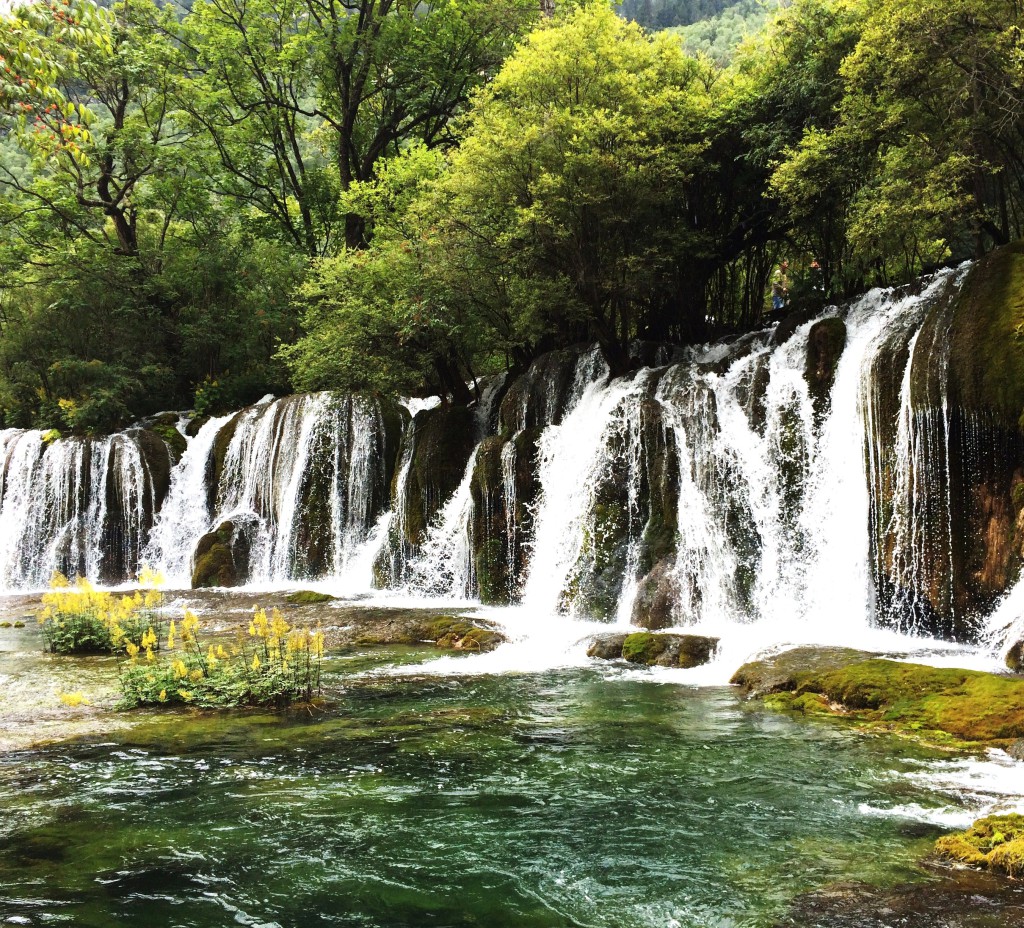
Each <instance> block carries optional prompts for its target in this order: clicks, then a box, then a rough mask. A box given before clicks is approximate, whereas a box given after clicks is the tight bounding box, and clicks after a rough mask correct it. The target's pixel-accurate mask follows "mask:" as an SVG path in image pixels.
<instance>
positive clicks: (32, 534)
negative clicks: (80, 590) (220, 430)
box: [0, 429, 153, 589]
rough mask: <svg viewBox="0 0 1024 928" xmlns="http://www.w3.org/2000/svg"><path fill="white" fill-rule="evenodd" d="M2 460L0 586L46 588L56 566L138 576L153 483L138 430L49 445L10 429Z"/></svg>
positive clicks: (72, 571) (0, 449)
mask: <svg viewBox="0 0 1024 928" xmlns="http://www.w3.org/2000/svg"><path fill="white" fill-rule="evenodd" d="M0 458H2V464H3V470H2V479H0V499H2V502H0V585H2V586H3V587H6V588H9V589H10V588H23V589H24V588H28V589H32V588H39V587H45V586H46V585H47V584H48V583H49V581H50V578H51V576H52V575H53V573H54V572H56V571H59V572H61V573H64V574H67V575H71V576H73V575H76V574H81V575H85V576H89V577H93V578H95V579H110V578H111V576H112V575H114V578H117V577H116V575H119V574H127V575H129V576H134V575H135V573H136V572H137V570H138V568H139V564H140V555H141V551H142V548H143V546H144V543H145V533H146V531H147V529H148V528H149V524H148V520H149V514H150V512H151V511H152V510H151V507H152V499H153V485H152V479H151V476H150V472H149V466H148V464H147V462H146V461H145V459H144V457H143V455H142V452H141V450H140V448H139V446H138V444H137V443H136V441H135V438H134V436H133V433H131V432H126V433H122V434H119V435H113V436H110V437H107V438H102V439H62V440H57V441H52V442H49V443H47V442H44V441H43V433H42V432H39V431H22V430H18V429H7V430H4V431H3V432H0Z"/></svg>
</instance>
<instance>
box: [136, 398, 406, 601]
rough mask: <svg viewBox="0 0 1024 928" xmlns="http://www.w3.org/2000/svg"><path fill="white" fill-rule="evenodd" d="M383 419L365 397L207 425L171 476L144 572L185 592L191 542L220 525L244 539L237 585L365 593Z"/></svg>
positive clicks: (384, 450) (381, 482) (381, 475)
mask: <svg viewBox="0 0 1024 928" xmlns="http://www.w3.org/2000/svg"><path fill="white" fill-rule="evenodd" d="M385 418H386V416H385V411H384V409H383V407H382V405H381V402H379V401H378V400H376V399H373V398H370V397H364V396H360V395H354V396H347V397H339V396H334V395H332V394H328V393H317V394H308V395H301V396H293V397H287V398H285V399H281V400H276V401H269V402H263V403H260V404H257V405H256V406H253V407H250V408H249V409H246V410H243V411H242V412H241V413H237V414H235V415H233V416H225V417H222V418H220V419H212V420H210V421H209V422H207V423H206V424H205V425H204V426H203V427H202V428H201V429H200V430H199V432H198V434H197V435H196V436H195V438H193V439H192V440H191V441H190V442H189V446H188V449H187V450H186V452H185V454H184V455H183V457H182V459H181V461H180V462H179V464H178V466H177V468H176V469H175V471H174V473H173V475H172V478H171V487H170V490H169V492H168V498H167V504H166V505H165V507H164V510H163V513H162V515H161V519H160V521H159V522H158V524H157V525H156V526H155V528H154V531H153V536H152V541H151V544H150V547H149V551H148V554H149V556H150V558H151V559H152V561H153V563H154V564H155V565H157V566H159V567H160V568H161V569H162V570H163V571H164V572H165V573H166V574H167V575H168V577H169V578H171V580H172V582H173V583H175V584H182V585H188V583H189V582H190V579H191V569H192V554H193V552H194V550H195V548H196V544H197V543H198V541H199V539H200V538H201V537H202V536H203V535H204V534H206V533H207V532H209V531H212V530H214V529H215V528H217V527H218V526H220V525H224V524H229V525H230V526H231V527H232V531H233V534H234V536H235V537H236V538H237V537H243V538H244V540H245V546H246V548H247V551H248V557H247V564H246V565H245V566H246V568H247V570H246V579H247V580H248V582H251V583H263V584H266V583H282V582H287V581H290V580H297V579H310V578H312V579H317V578H326V577H330V578H333V579H336V580H337V581H339V582H351V583H353V584H354V585H355V586H361V587H362V588H365V589H369V587H370V581H371V574H372V562H373V557H372V556H368V555H367V552H366V551H365V550H364V548H365V547H366V546H367V545H374V544H376V545H377V546H378V547H379V544H380V535H381V533H380V526H379V522H380V519H381V518H382V515H383V514H384V513H385V512H386V510H387V508H388V507H387V490H388V485H389V483H390V476H391V472H390V464H389V452H388V447H387V446H388V443H389V438H388V427H387V424H386V422H385ZM218 457H219V460H218ZM355 574H359V577H358V578H357V577H355Z"/></svg>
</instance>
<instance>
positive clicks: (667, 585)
mask: <svg viewBox="0 0 1024 928" xmlns="http://www.w3.org/2000/svg"><path fill="white" fill-rule="evenodd" d="M674 568H675V565H674V564H673V563H672V562H671V561H669V560H662V561H659V562H658V563H657V564H656V565H655V566H654V569H653V570H651V572H650V573H649V574H647V576H646V577H644V578H643V580H641V581H640V586H639V588H638V589H637V593H636V599H635V600H634V601H633V618H632V623H633V624H634V625H637V626H639V627H640V628H646V629H647V630H648V631H657V630H658V629H661V628H670V627H671V626H672V625H674V624H676V620H675V617H674V612H675V609H676V606H677V604H678V602H679V582H678V580H677V579H676V576H675V569H674Z"/></svg>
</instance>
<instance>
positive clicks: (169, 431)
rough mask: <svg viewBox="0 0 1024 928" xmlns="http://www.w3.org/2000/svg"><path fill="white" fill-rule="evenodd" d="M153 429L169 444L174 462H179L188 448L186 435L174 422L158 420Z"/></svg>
mask: <svg viewBox="0 0 1024 928" xmlns="http://www.w3.org/2000/svg"><path fill="white" fill-rule="evenodd" d="M175 422H177V419H175ZM151 431H153V432H155V433H156V434H157V435H159V436H160V437H161V438H162V439H163V442H164V444H165V445H167V447H168V449H169V450H170V453H171V460H172V461H173V463H175V464H177V463H178V461H180V460H181V456H182V455H183V454H184V453H185V449H186V448H188V440H187V439H186V438H185V436H184V435H182V434H181V432H179V431H178V429H177V427H176V425H175V424H174V423H171V424H165V423H159V422H158V423H157V424H156V425H154V426H153V427H152V429H151Z"/></svg>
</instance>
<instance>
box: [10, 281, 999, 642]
mask: <svg viewBox="0 0 1024 928" xmlns="http://www.w3.org/2000/svg"><path fill="white" fill-rule="evenodd" d="M966 273H967V272H966V269H964V268H961V269H957V270H953V271H945V272H942V273H940V274H938V275H935V276H934V277H933V278H931V279H930V280H929V281H926V282H925V283H924V285H923V289H922V290H921V292H920V293H918V294H909V293H903V294H900V293H895V292H891V291H873V292H872V293H870V294H867V295H866V296H865V297H863V298H862V299H860V300H859V301H856V302H854V303H853V304H851V305H850V306H848V307H846V308H845V309H836V308H833V309H829V310H826V311H825V312H824V313H823V314H822V315H821V316H820V317H819V318H817V319H811V320H808V321H806V322H804V323H803V324H801V325H794V326H792V327H791V328H789V329H788V330H786V332H785V333H781V332H772V331H770V330H766V331H763V332H760V333H753V334H750V335H747V336H744V337H743V338H740V339H736V340H732V341H725V342H721V343H718V344H715V345H712V346H710V347H706V348H703V349H688V350H686V351H684V352H677V353H676V357H675V360H674V362H673V363H671V364H666V365H664V366H661V367H656V368H644V369H642V370H640V371H638V372H636V373H633V374H631V375H629V376H626V377H620V378H615V379H610V378H609V373H608V369H607V366H606V365H605V363H604V361H603V359H602V357H601V354H600V352H599V351H598V350H597V349H596V348H593V349H589V350H579V349H573V350H565V351H559V352H553V353H551V354H550V355H546V356H544V357H543V358H541V359H539V360H538V361H537V362H536V363H535V364H534V365H533V366H532V367H531V368H530V369H529V370H528V371H527V372H526V373H525V374H523V375H522V376H520V377H519V378H517V379H516V380H514V381H513V382H511V383H507V382H506V380H507V378H505V377H498V378H492V379H489V380H487V381H484V382H482V383H481V389H480V392H479V398H478V402H477V403H476V404H475V406H474V407H472V408H471V409H470V410H461V411H460V410H459V409H457V408H453V407H451V406H445V407H442V408H438V409H435V408H434V406H435V405H436V402H423V401H410V403H409V406H410V411H411V412H418V413H419V415H417V416H416V417H415V422H416V424H413V425H412V426H411V427H409V426H408V422H409V420H408V418H407V417H406V416H405V413H403V412H401V411H400V410H399V409H398V406H397V404H396V403H393V402H389V401H386V400H384V399H381V398H374V397H365V396H335V395H331V394H311V395H305V396H294V397H288V398H285V399H282V400H276V401H266V402H262V403H260V404H258V405H256V406H254V407H250V408H249V409H246V410H243V411H242V412H241V413H238V414H236V415H234V416H225V417H223V418H220V419H215V420H211V421H209V422H207V423H206V424H205V425H204V426H203V427H202V428H201V429H200V430H199V432H198V433H197V434H196V435H195V437H193V438H192V439H191V440H190V441H189V444H188V447H187V450H186V451H185V453H184V455H183V456H182V458H181V460H180V462H179V463H178V464H177V465H176V466H175V467H174V468H173V470H172V471H171V474H170V480H169V490H168V491H167V494H166V499H165V500H164V501H163V506H162V509H161V508H160V499H161V497H162V495H163V494H162V491H161V489H160V488H159V487H157V486H155V485H154V477H153V473H152V471H153V468H152V461H153V457H152V451H153V448H152V447H149V450H148V451H147V450H146V447H144V445H145V441H143V439H142V438H140V437H139V436H143V435H149V436H150V438H151V439H152V440H156V441H157V442H158V444H159V441H158V440H157V439H156V438H155V436H154V435H153V433H145V432H138V431H135V432H126V433H123V434H121V435H115V436H112V437H110V438H106V439H96V440H85V439H69V440H65V441H57V442H54V443H52V444H49V445H47V444H46V443H44V442H43V441H42V435H41V433H38V432H23V431H18V430H7V431H4V432H0V454H2V457H3V462H4V467H3V472H2V475H0V540H2V541H3V548H2V551H0V577H2V580H3V583H4V585H5V586H6V587H8V588H19V587H28V586H38V585H40V584H44V583H45V582H46V581H47V580H48V578H49V574H50V572H51V571H52V570H54V569H60V570H63V571H65V572H67V573H82V574H85V575H88V576H90V577H92V578H94V579H101V580H108V581H118V580H124V579H127V578H129V577H130V576H131V575H132V574H133V573H134V572H135V571H136V570H137V569H138V566H139V564H140V562H141V561H142V560H143V559H145V560H148V561H149V562H150V563H151V564H153V566H156V567H159V568H162V569H163V570H164V572H165V573H166V574H167V576H168V578H169V580H170V582H171V583H172V584H173V585H186V584H188V583H189V582H190V580H191V574H192V570H193V567H194V565H193V557H194V552H195V550H196V545H197V543H198V542H199V540H200V538H201V537H202V536H204V535H205V534H206V533H209V532H212V531H214V530H218V533H219V530H220V529H222V528H224V529H225V531H227V533H228V535H229V536H230V538H231V542H232V548H233V551H236V552H237V554H238V561H239V564H237V565H236V566H237V567H238V568H239V576H240V579H241V580H243V581H247V582H250V583H256V584H282V583H287V582H293V581H296V580H307V579H320V580H325V581H328V582H330V583H333V584H334V585H335V586H337V587H338V588H339V589H345V590H368V589H370V587H371V585H372V584H373V583H374V582H376V583H377V584H380V585H383V586H390V587H393V588H396V589H398V590H401V591H403V592H404V593H412V594H415V595H429V596H441V597H447V598H457V599H460V600H463V599H466V598H467V597H473V596H477V595H480V596H483V597H484V598H485V600H486V601H488V602H511V603H513V604H514V603H517V602H521V603H522V604H523V605H524V606H525V607H526V608H527V609H528V610H529V611H530V612H531V613H535V614H546V615H551V614H554V613H561V614H564V615H568V616H572V617H576V618H596V619H600V620H603V621H617V622H619V623H622V624H624V623H626V622H628V621H630V620H636V619H637V618H638V617H640V618H643V613H644V610H646V609H649V608H651V603H661V604H662V605H664V603H666V602H667V603H669V606H668V607H667V610H666V614H665V615H664V616H661V617H660V618H659V622H660V624H662V625H664V624H666V622H671V623H672V624H676V625H699V626H701V627H703V628H705V629H721V628H724V627H735V626H737V625H740V624H747V625H749V624H750V623H756V624H758V625H760V626H763V627H764V628H770V629H775V631H776V632H777V633H778V635H779V636H785V635H788V634H790V632H793V630H794V629H796V628H797V627H798V626H802V627H804V629H805V630H806V628H808V627H819V626H823V625H827V626H828V627H829V629H830V630H831V631H832V632H833V634H834V637H837V638H842V637H843V636H844V635H846V636H848V637H849V636H854V637H855V636H856V634H857V633H858V632H859V630H862V629H864V628H866V627H868V626H869V625H871V624H873V623H874V622H876V621H881V622H883V623H884V624H888V625H890V626H892V627H894V628H897V629H899V630H900V631H916V632H922V633H929V634H935V633H936V629H939V632H940V633H942V634H948V635H949V636H950V637H956V634H954V630H959V634H960V637H968V634H965V633H964V632H963V631H962V630H963V629H964V628H967V629H968V633H969V631H970V628H971V626H970V624H969V622H966V620H965V619H964V618H963V615H964V614H965V608H966V607H965V606H964V602H965V601H966V600H965V598H964V595H963V593H962V591H961V592H958V590H957V588H956V584H955V582H954V579H953V577H954V574H956V575H957V576H959V577H962V576H964V573H965V567H964V563H965V555H964V554H963V552H962V550H961V549H960V548H958V545H960V546H961V548H962V543H961V542H960V541H959V537H960V536H962V535H963V534H964V531H963V529H962V526H961V525H960V524H959V523H957V522H956V520H955V515H956V513H957V512H958V511H959V510H961V509H963V508H964V506H963V503H962V500H960V496H963V494H964V493H965V492H968V491H966V490H964V486H967V485H968V484H967V481H970V480H974V481H975V483H977V482H978V481H980V480H982V479H987V478H986V477H985V475H986V474H988V473H989V472H990V471H992V472H994V468H995V464H993V463H992V461H995V460H996V458H997V457H998V454H1004V457H1006V456H1007V455H1009V457H1008V459H1010V458H1012V455H1013V453H1015V452H1014V451H1012V449H1011V452H1006V453H1004V451H998V449H997V451H993V450H992V448H994V447H995V446H996V445H998V443H999V441H1001V440H1002V439H1000V438H999V435H998V434H997V432H998V430H997V429H996V427H995V426H994V425H993V424H992V422H991V421H990V420H989V418H986V414H985V413H984V412H983V411H982V412H979V411H976V410H974V411H967V410H965V409H962V408H960V407H958V405H957V398H956V396H954V394H953V393H951V388H950V386H949V383H948V374H947V369H948V368H949V366H950V350H951V349H950V345H951V344H952V341H953V337H952V335H951V331H952V326H953V313H954V309H953V308H951V307H952V306H953V303H952V301H951V300H950V299H947V296H948V295H949V294H950V293H955V292H956V291H957V288H959V287H960V286H962V284H963V280H964V278H965V275H966ZM823 338H824V339H825V341H824V342H823V341H822V339H823ZM828 339H833V340H834V341H835V342H836V344H835V346H834V348H835V350H834V357H832V358H831V359H830V360H829V359H826V360H827V363H825V361H822V360H821V358H819V359H818V361H814V360H813V358H814V357H816V355H815V352H816V351H819V350H820V348H821V345H822V344H828V343H829V342H828ZM812 362H813V363H812ZM815 365H817V367H816V366H815ZM819 368H820V370H819ZM403 422H404V423H406V424H405V425H403ZM147 441H149V439H147ZM449 442H461V445H460V447H459V448H458V449H457V452H453V453H451V454H449V447H450V445H449ZM150 444H151V442H150ZM990 446H991V447H990ZM1000 447H1001V446H1000ZM160 448H161V453H165V452H166V449H165V448H163V446H162V444H160ZM421 452H422V454H421ZM990 459H991V460H990ZM986 462H989V463H986ZM436 467H441V468H442V469H443V468H447V470H444V472H443V473H441V472H436V473H435V472H432V470H431V469H432V468H436ZM986 468H987V470H986ZM396 471H397V476H396ZM460 474H461V477H460ZM164 478H165V479H164V488H165V489H166V485H167V482H166V471H165V473H164ZM1000 479H1002V478H1000ZM957 481H959V483H958V482H957ZM157 482H159V481H157ZM999 492H1002V491H1001V490H1000V491H999ZM957 494H959V495H957ZM1007 494H1008V489H1007ZM992 506H995V504H991V505H990V508H992ZM993 511H995V510H993ZM156 512H158V515H157V516H156V521H155V525H152V527H151V524H152V523H153V521H154V513H156ZM495 562H498V567H499V568H500V569H496V567H495ZM958 571H959V573H957V572H958ZM1010 579H1011V580H1012V577H1011V578H1010ZM1006 585H1009V581H1007V583H1006V584H1004V586H1003V589H1005V586H1006ZM1009 608H1010V607H1008V606H1004V610H1003V611H1004V612H1005V611H1006V609H1009ZM943 623H945V624H943ZM1006 624H1007V623H1005V622H1004V626H1005V625H1006ZM794 634H795V632H794Z"/></svg>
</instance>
